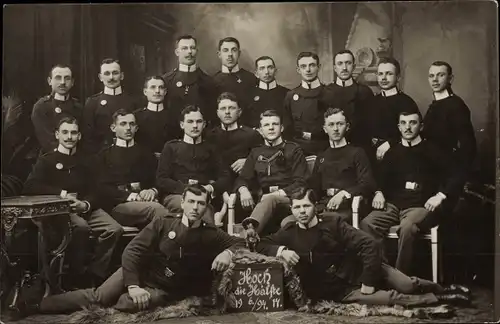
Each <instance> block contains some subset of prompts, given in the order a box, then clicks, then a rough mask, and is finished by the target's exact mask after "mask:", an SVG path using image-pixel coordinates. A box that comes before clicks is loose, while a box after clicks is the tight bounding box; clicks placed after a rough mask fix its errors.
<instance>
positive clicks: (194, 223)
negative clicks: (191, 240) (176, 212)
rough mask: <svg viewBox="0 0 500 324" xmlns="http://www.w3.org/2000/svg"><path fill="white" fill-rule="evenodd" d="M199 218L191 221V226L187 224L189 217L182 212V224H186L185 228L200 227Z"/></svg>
mask: <svg viewBox="0 0 500 324" xmlns="http://www.w3.org/2000/svg"><path fill="white" fill-rule="evenodd" d="M201 222H202V221H201V219H198V220H196V221H194V222H193V224H191V226H189V219H188V217H187V216H186V215H184V214H182V224H184V226H186V227H187V228H197V227H200V225H201Z"/></svg>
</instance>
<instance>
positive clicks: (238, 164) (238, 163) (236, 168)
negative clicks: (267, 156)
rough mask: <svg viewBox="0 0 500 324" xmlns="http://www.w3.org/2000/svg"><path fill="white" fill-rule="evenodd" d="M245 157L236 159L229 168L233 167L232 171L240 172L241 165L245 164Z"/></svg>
mask: <svg viewBox="0 0 500 324" xmlns="http://www.w3.org/2000/svg"><path fill="white" fill-rule="evenodd" d="M246 160H247V159H238V160H236V161H234V162H233V164H231V169H233V171H234V172H236V173H240V172H241V170H242V169H243V166H244V165H245V161H246Z"/></svg>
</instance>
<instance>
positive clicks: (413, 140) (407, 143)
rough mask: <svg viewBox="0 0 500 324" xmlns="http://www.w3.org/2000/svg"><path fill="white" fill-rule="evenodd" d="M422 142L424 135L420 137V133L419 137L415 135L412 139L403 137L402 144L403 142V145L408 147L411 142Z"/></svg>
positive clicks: (414, 143) (412, 144)
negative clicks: (408, 139)
mask: <svg viewBox="0 0 500 324" xmlns="http://www.w3.org/2000/svg"><path fill="white" fill-rule="evenodd" d="M421 142H422V137H420V135H418V136H417V137H415V138H414V139H412V140H411V141H407V140H405V139H401V144H403V146H406V147H409V146H410V144H411V146H415V145H418V144H420V143H421Z"/></svg>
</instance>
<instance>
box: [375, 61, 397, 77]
mask: <svg viewBox="0 0 500 324" xmlns="http://www.w3.org/2000/svg"><path fill="white" fill-rule="evenodd" d="M380 64H392V65H394V67H395V68H396V75H398V76H399V75H400V74H401V66H400V65H399V62H398V60H396V59H395V58H393V57H383V58H381V59H380V62H379V63H378V65H377V67H378V66H379V65H380Z"/></svg>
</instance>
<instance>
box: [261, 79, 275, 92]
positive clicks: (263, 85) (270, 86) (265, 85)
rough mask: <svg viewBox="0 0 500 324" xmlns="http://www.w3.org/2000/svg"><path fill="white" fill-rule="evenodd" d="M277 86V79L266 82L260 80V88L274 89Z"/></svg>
mask: <svg viewBox="0 0 500 324" xmlns="http://www.w3.org/2000/svg"><path fill="white" fill-rule="evenodd" d="M276 86H277V83H276V80H273V81H271V82H269V83H266V82H264V81H259V88H260V89H262V90H272V89H274V88H276Z"/></svg>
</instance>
